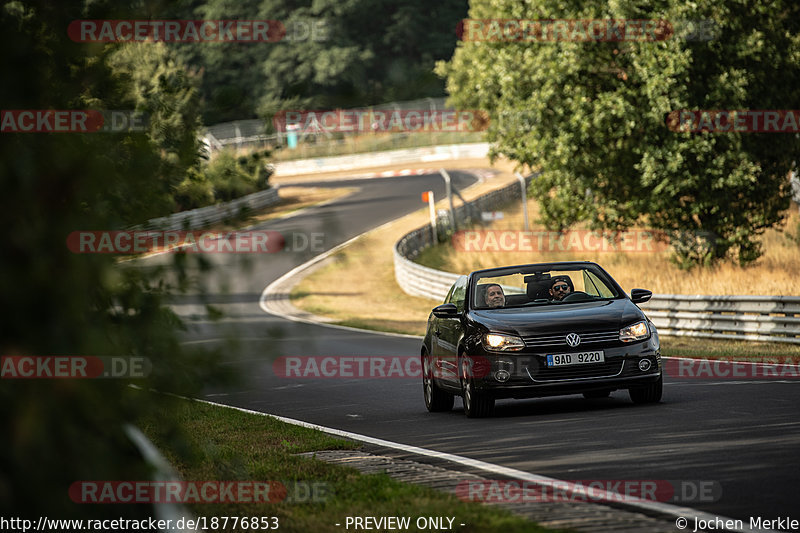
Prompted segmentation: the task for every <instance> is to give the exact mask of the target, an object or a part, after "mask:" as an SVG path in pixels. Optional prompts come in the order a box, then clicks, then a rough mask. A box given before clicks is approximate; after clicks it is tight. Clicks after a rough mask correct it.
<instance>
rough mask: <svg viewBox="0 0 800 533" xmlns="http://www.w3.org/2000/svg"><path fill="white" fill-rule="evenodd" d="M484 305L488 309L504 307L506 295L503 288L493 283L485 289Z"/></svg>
mask: <svg viewBox="0 0 800 533" xmlns="http://www.w3.org/2000/svg"><path fill="white" fill-rule="evenodd" d="M486 305H488V306H489V307H503V306H504V305H506V295H505V293H504V292H503V287H501V286H500V285H497V284H496V283H493V284H491V285H488V286H487V287H486Z"/></svg>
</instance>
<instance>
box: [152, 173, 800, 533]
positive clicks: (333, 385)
mask: <svg viewBox="0 0 800 533" xmlns="http://www.w3.org/2000/svg"><path fill="white" fill-rule="evenodd" d="M452 176H453V180H454V186H455V187H456V188H457V189H463V188H464V187H466V186H468V185H469V184H471V183H472V182H474V181H475V178H474V177H472V176H470V175H469V174H467V173H464V172H456V171H454V172H452ZM308 185H309V186H311V185H318V186H320V185H321V186H341V185H347V186H352V185H357V186H359V187H361V189H360V191H359V192H357V193H355V194H353V195H351V196H348V197H345V198H342V199H339V200H337V201H335V202H332V203H330V204H327V205H324V206H320V207H316V208H311V209H308V210H305V211H303V212H302V213H300V214H298V215H296V216H294V217H291V218H288V219H284V220H278V221H272V222H268V223H265V224H263V225H260V226H259V229H271V230H277V231H280V232H282V233H284V235H288V234H292V233H302V234H307V235H308V234H311V233H321V234H323V237H322V242H323V243H324V248H325V249H329V248H331V247H333V246H335V245H337V244H339V243H341V242H344V241H346V240H347V239H349V238H351V237H353V236H355V235H358V234H360V233H362V232H363V231H366V230H368V229H370V228H373V227H376V226H378V225H380V224H383V223H385V222H388V221H390V220H393V219H395V218H397V217H399V216H401V215H403V214H405V213H408V212H411V211H414V210H417V209H420V208H421V207H422V204H421V202H420V194H421V193H422V192H423V191H425V190H428V189H432V190H434V192H435V195H436V197H437V198H441V197H442V195H443V193H444V184H443V180H442V179H441V177H440V176H438V175H423V176H409V177H393V178H374V179H369V180H353V181H350V182H337V183H335V184H334V183H325V184H322V183H320V184H311V183H309V184H308ZM300 241H302V238H300ZM296 248H297V249H298V250H297V251H293V252H280V253H275V254H265V255H236V254H218V255H214V256H209V258H210V260H211V261H212V262H213V263H214V264H215V265H216V266H217V267H218V268H216V269H215V270H214V271H213V272H212V273H210V274H208V275H205V277H204V278H203V284H204V285H205V287H206V290H207V291H208V293H209V296H208V297H207V298H205V299H204V300H203V301H202V302H200V301H198V299H197V298H195V297H193V296H186V297H183V298H179V299H176V300H175V302H174V303H175V309H176V310H177V311H178V312H179V314H181V315H182V316H183V317H184V318H186V319H187V320H188V322H189V323H190V325H191V329H190V333H189V338H188V339H187V342H190V343H195V344H197V343H199V344H205V345H208V346H213V345H215V344H217V343H219V342H221V341H222V340H224V339H230V338H234V339H236V342H237V343H238V348H239V350H238V354H236V355H235V356H231V357H230V360H229V361H228V363H227V364H230V365H233V366H235V367H236V368H238V369H239V370H241V372H242V374H243V375H244V376H246V377H245V378H243V379H244V381H243V382H242V383H241V384H239V385H236V386H235V387H231V388H229V389H225V390H212V391H208V393H207V394H206V398H207V399H209V400H212V401H215V402H220V403H225V404H229V405H233V406H238V407H244V408H248V409H253V410H257V411H262V412H266V413H271V414H276V415H281V416H286V417H290V418H295V419H300V420H303V421H307V422H311V423H315V424H320V425H323V426H327V427H333V428H338V429H343V430H347V431H352V432H355V433H360V434H363V435H369V436H372V437H377V438H381V439H386V440H390V441H395V442H399V443H404V444H410V445H415V446H420V447H424V448H428V449H433V450H438V451H443V452H449V453H453V454H457V455H461V456H466V457H469V458H474V459H480V460H483V461H486V462H490V463H494V464H498V465H502V466H506V467H510V468H515V469H519V470H523V471H526V472H531V473H536V474H540V475H545V476H550V477H554V478H558V479H564V480H589V479H599V480H610V479H631V480H673V481H675V480H694V481H709V482H716V483H718V486H719V487H721V489H722V494H721V497H720V498H719V499H718V500H717V501H699V502H691V503H686V504H685V505H687V506H688V507H692V508H694V509H698V510H702V511H705V512H708V513H712V514H717V515H722V516H727V517H730V518H741V519H743V520H744V521H745V524H747V523H748V522H747V521H748V519H749V517H750V516H761V517H765V518H776V517H779V516H781V517H785V516H787V515H788V516H791V517H792V518H800V517H798V516H797V511H798V508H800V505H798V504H799V503H800V498H799V497H798V492H797V482H798V481H799V480H800V417H799V416H798V413H800V386H798V384H799V383H798V381H797V380H796V379H795V380H793V382H788V381H778V380H772V381H759V382H743V381H734V380H716V381H715V380H710V379H677V378H669V377H667V378H665V379H666V383H665V391H664V400H663V402H662V403H661V404H658V405H652V406H635V405H633V404H632V403H631V402H630V400H629V399H628V395H627V391H618V392H615V393H613V395H612V396H611V398H609V399H603V400H591V401H589V400H584V399H583V398H582V397H577V396H570V397H560V398H549V399H536V400H517V401H513V400H510V401H500V402H498V404H497V409H496V413H495V416H494V417H493V418H490V419H467V418H466V417H465V416H464V414H463V412H462V411H461V402H460V400H458V399H457V400H456V406H455V408H454V410H453V411H452V412H450V413H441V414H430V413H428V412H427V411H426V410H425V406H424V403H423V400H422V386H421V380H420V379H408V378H401V379H395V378H383V379H381V378H378V379H347V378H339V379H313V380H309V379H296V378H292V379H287V378H283V377H279V376H277V375H276V374H275V372H274V371H273V361H274V360H275V359H276V358H278V357H280V356H355V355H361V356H367V355H373V356H374V355H384V356H408V357H417V356H418V354H419V348H420V341H419V340H416V339H412V338H404V337H399V336H384V335H379V334H370V333H359V332H354V331H348V330H343V329H335V328H330V327H324V326H316V325H309V324H303V323H297V322H292V321H289V320H283V319H280V318H277V317H274V316H271V315H268V314H266V313H264V312H263V311H262V310H261V309H260V307H259V297H260V296H261V293H262V291H263V289H264V288H265V287H266V286H267V285H269V283H271V282H272V281H274V280H275V279H277V278H278V277H280V276H281V275H282V274H284V273H285V272H287V271H289V270H290V269H291V268H293V267H295V266H297V265H299V264H302V263H304V262H305V261H307V260H308V259H310V258H311V257H313V256H315V255H317V254H318V253H319V252H320V251H321V250H308V249H306V250H302V248H303V246H302V242H300V243H299V246H297V247H296ZM163 260H164V258H163V256H160V257H154V258H152V259H148V260H147V261H146V262H145V263H146V264H154V263H158V262H161V261H163ZM610 272H611V274H612V275H613V274H614V272H613V269H612V270H610ZM641 285H642V286H644V287H646V286H647V283H646V280H643V282H642V284H641ZM329 290H330V292H331V293H333V294H344V293H347V292H352V291H358V290H359V288H358V287H347V286H341V285H337V286H331V287H330V288H329ZM205 303H209V304H212V305H214V306H215V307H217V308H219V309H220V310H222V311H223V312H224V313H225V318H224V319H223V320H221V321H219V322H205V321H203V320H200V319H196V317H198V316H201V315H202V305H204V304H205ZM364 305H365V306H367V305H371V302H370V300H369V298H368V297H366V296H365V299H364ZM433 305H434V304H433V302H432V306H433ZM793 515H794V516H793Z"/></svg>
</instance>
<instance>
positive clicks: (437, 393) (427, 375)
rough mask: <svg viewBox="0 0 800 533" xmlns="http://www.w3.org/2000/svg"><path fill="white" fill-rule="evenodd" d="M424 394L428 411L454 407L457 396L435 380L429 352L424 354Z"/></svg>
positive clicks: (447, 409) (440, 410)
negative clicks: (440, 386) (441, 387)
mask: <svg viewBox="0 0 800 533" xmlns="http://www.w3.org/2000/svg"><path fill="white" fill-rule="evenodd" d="M422 394H423V397H424V398H425V407H426V408H427V409H428V412H431V413H441V412H444V411H449V410H451V409H452V408H453V403H454V402H455V399H456V398H455V396H454V395H453V394H450V393H449V392H445V391H443V390H442V389H440V388H439V386H438V385H437V384H436V382H435V381H434V380H433V371H432V370H431V361H430V357H429V356H428V354H422Z"/></svg>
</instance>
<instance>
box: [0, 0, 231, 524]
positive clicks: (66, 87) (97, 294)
mask: <svg viewBox="0 0 800 533" xmlns="http://www.w3.org/2000/svg"><path fill="white" fill-rule="evenodd" d="M121 4H122V3H120V2H115V3H113V5H111V7H109V5H108V4H104V3H103V2H93V3H92V9H90V10H88V11H87V10H85V9H84V2H83V1H82V0H65V1H63V2H57V3H55V2H47V1H36V0H30V1H25V2H21V1H20V2H7V3H5V4H4V5H3V6H2V7H0V43H2V45H3V48H4V50H5V53H4V54H3V72H5V73H8V74H9V77H8V79H6V80H5V81H6V83H3V84H2V86H0V100H1V101H2V102H3V108H4V109H57V110H60V109H87V108H90V109H108V110H112V109H117V110H119V109H131V108H132V106H135V105H137V104H138V100H137V99H136V98H132V97H131V95H136V94H137V88H138V89H141V88H142V87H144V86H146V85H147V84H144V85H137V84H136V83H135V82H134V81H133V78H135V76H134V77H133V78H132V77H127V76H123V75H120V70H118V69H115V68H112V67H111V64H112V63H113V60H112V56H113V55H114V53H115V51H116V50H117V47H116V46H107V45H86V44H80V43H75V42H72V41H71V40H69V39H68V37H67V32H66V28H67V26H68V24H69V22H70V21H71V20H74V19H75V18H79V17H86V18H92V17H94V18H112V19H113V18H114V17H115V16H116V15H118V13H117V12H116V11H115V10H116V9H119V6H120V5H121ZM128 9H129V10H130V9H131V6H128ZM128 16H129V15H128ZM159 68H160V67H159ZM171 70H172V72H173V73H174V72H175V71H176V69H174V68H173V69H171ZM156 71H158V69H156ZM11 74H13V76H11ZM154 74H155V72H149V73H144V74H143V75H144V76H145V77H146V78H147V79H159V80H160V79H161V77H160V75H157V76H155V77H154V78H153V77H152V75H154ZM166 78H169V76H166ZM155 85H159V86H160V84H154V85H153V86H154V87H155ZM166 85H167V86H170V87H171V85H170V84H169V83H167V84H166ZM170 94H171V95H172V96H167V95H170ZM181 94H184V93H182V92H181V90H178V91H177V92H170V91H165V92H164V93H162V95H161V96H157V97H156V96H153V98H154V100H151V99H150V98H144V101H147V102H150V101H157V102H158V103H159V106H160V107H159V109H158V110H155V112H154V115H156V116H157V117H160V118H158V122H160V123H161V124H163V125H164V128H163V130H160V131H162V132H163V133H164V137H163V138H160V139H159V138H157V137H156V136H154V135H152V136H151V135H150V134H148V133H147V132H144V133H142V132H127V131H126V132H122V133H105V132H97V133H8V132H4V133H1V134H0V135H2V142H0V186H2V191H3V194H2V195H0V224H1V225H2V228H3V231H4V236H5V243H4V251H3V261H2V262H0V292H2V294H3V302H4V307H5V308H6V312H5V313H4V321H3V328H2V332H0V354H1V355H3V356H9V355H19V356H53V355H61V356H73V355H90V356H104V357H109V356H121V357H145V358H148V359H149V360H150V362H151V363H152V373H151V374H150V375H149V376H148V377H147V378H145V379H141V380H136V384H138V385H139V386H140V387H142V388H144V389H145V390H149V389H150V388H155V389H158V390H162V391H171V392H175V393H179V394H195V393H196V392H197V391H198V390H199V388H200V387H202V386H204V385H206V384H208V383H211V382H213V381H214V380H215V378H216V377H218V376H220V375H221V374H218V372H219V369H218V367H217V366H216V365H215V364H213V363H214V360H215V357H214V356H213V355H211V354H206V353H202V352H191V353H190V352H188V351H187V350H186V349H184V348H182V346H181V344H180V343H179V339H178V333H179V331H180V328H181V322H180V321H179V320H178V318H177V317H176V315H175V314H174V313H173V312H172V311H170V310H169V309H168V308H167V307H165V306H164V305H163V304H164V300H165V298H166V297H167V295H168V294H169V293H170V292H173V291H174V290H176V289H177V288H179V287H178V286H177V283H173V284H172V285H169V284H167V283H166V282H164V281H160V280H161V279H162V276H160V275H159V274H158V272H145V271H143V270H139V269H134V268H123V267H121V266H120V265H119V264H117V263H116V261H115V258H114V257H112V256H110V255H79V254H74V253H72V252H70V251H69V249H68V248H67V245H66V238H67V235H68V234H69V233H70V232H72V231H80V230H114V229H120V228H124V227H126V226H129V225H131V224H134V223H139V222H141V221H143V220H146V219H147V218H149V217H151V216H154V215H156V214H161V213H163V209H164V206H165V205H169V203H170V201H171V199H170V198H169V195H168V194H167V192H168V189H169V185H171V183H172V182H173V177H174V176H173V175H172V174H171V170H169V168H170V167H169V165H191V164H192V159H191V155H190V154H191V151H192V149H193V148H191V147H189V145H191V144H192V143H191V142H189V141H186V139H190V138H192V137H193V135H194V131H192V130H191V129H192V127H193V126H192V125H193V122H192V121H191V120H187V121H186V123H185V127H184V126H180V125H177V124H174V123H173V122H172V118H173V117H174V115H172V114H170V112H169V111H163V110H164V109H166V110H169V109H170V108H171V106H176V108H180V107H181V106H182V105H184V104H185V101H184V99H183V98H182V97H181ZM187 116H189V117H190V115H187ZM181 120H183V119H181ZM190 132H191V133H190ZM173 155H174V159H175V161H172V159H173ZM165 161H166V162H167V163H168V164H169V165H167V166H165ZM183 259H185V258H181V257H180V256H176V257H175V264H174V265H173V268H174V271H175V272H177V273H178V276H177V277H178V279H182V280H186V281H189V280H190V278H188V277H187V276H186V267H187V265H186V262H185V261H184V260H183ZM169 401H170V400H169V398H165V397H159V396H158V395H154V394H144V393H142V392H140V391H136V390H134V389H132V388H131V387H130V386H129V382H128V380H124V379H96V380H80V379H60V380H54V379H42V380H35V379H34V380H13V379H3V380H2V386H0V426H1V427H2V428H3V429H2V431H0V448H2V449H3V454H2V458H0V493H2V497H0V514H2V515H3V516H6V517H9V516H25V517H31V516H36V515H48V516H51V517H52V516H54V515H57V516H58V517H59V518H69V517H74V516H80V515H82V514H83V515H84V516H86V515H89V516H91V517H93V518H103V517H120V516H130V515H137V514H139V515H141V514H144V515H145V516H147V515H151V514H152V512H151V510H147V509H145V510H142V509H141V508H139V506H135V505H132V506H127V507H125V506H122V507H123V508H120V507H115V506H82V505H75V504H74V503H73V502H72V501H71V500H70V499H69V496H68V488H69V486H70V485H71V484H72V483H74V482H76V481H80V480H102V479H105V480H116V479H123V480H124V479H148V478H149V475H150V472H148V471H147V469H146V468H144V466H143V462H142V460H141V457H140V456H137V454H136V453H135V450H134V448H133V447H132V445H131V441H130V440H129V439H128V437H126V436H125V434H124V432H123V425H124V424H126V423H130V422H134V421H136V420H137V418H138V416H139V414H140V413H142V412H147V411H148V410H149V409H150V408H151V406H152V404H153V403H154V402H158V403H160V404H164V403H168V402H169ZM48 513H49V514H48Z"/></svg>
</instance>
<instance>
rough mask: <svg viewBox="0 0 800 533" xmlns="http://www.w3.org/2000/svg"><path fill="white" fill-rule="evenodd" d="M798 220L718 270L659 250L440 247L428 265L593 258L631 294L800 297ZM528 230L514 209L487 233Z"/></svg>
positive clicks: (465, 267) (792, 218)
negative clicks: (689, 264)
mask: <svg viewBox="0 0 800 533" xmlns="http://www.w3.org/2000/svg"><path fill="white" fill-rule="evenodd" d="M528 210H529V213H530V215H531V220H535V219H536V214H537V213H538V206H537V203H536V202H535V201H533V200H529V201H528ZM798 221H800V217H799V216H798V212H797V207H796V206H793V207H792V209H791V210H790V213H789V216H788V217H787V220H786V222H785V224H784V225H783V226H781V227H780V228H778V229H771V230H768V231H767V232H766V233H765V234H764V235H763V237H762V243H763V249H764V255H763V256H762V257H761V258H760V259H759V260H758V261H756V262H755V263H754V264H752V265H749V266H746V267H741V266H738V265H737V264H732V263H731V262H724V263H721V264H719V265H717V266H715V267H713V268H694V269H691V270H689V271H686V270H681V269H680V268H678V267H677V266H676V265H675V264H674V263H672V262H670V260H669V256H670V252H669V250H668V249H665V250H663V251H657V252H602V251H598V252H591V251H588V252H586V251H584V252H580V251H578V252H574V253H573V252H558V251H554V252H550V251H547V250H545V251H536V252H518V251H509V252H504V251H482V252H479V253H476V252H468V251H457V250H454V249H453V248H452V247H449V246H447V247H445V246H440V247H437V248H436V249H435V250H431V251H430V252H429V253H427V254H426V255H425V258H424V261H425V262H430V263H431V265H432V266H434V265H435V266H436V267H438V268H441V269H443V270H448V271H451V272H471V271H473V270H478V269H480V268H489V267H492V266H502V265H515V264H524V263H538V262H548V261H580V260H588V261H595V262H597V263H599V264H600V265H602V266H603V267H604V268H605V269H606V270H607V271H608V272H609V273H610V274H611V275H612V276H613V277H614V278H615V279H616V280H617V281H618V282H619V283H620V285H622V287H623V288H624V289H625V290H626V291H630V289H632V288H635V287H639V288H647V289H650V290H652V291H653V292H655V293H659V294H709V295H719V294H741V295H745V294H750V295H784V296H785V295H800V243H798V242H797V241H796V240H792V239H790V238H789V237H788V236H787V234H791V235H794V234H796V233H797V231H798V229H797V227H798ZM523 227H524V225H523V219H522V209H521V207H519V206H516V205H513V206H509V209H507V210H506V212H505V218H504V219H503V220H499V221H496V222H494V223H492V224H491V225H487V226H486V227H485V228H482V229H492V230H521V229H522V228H523ZM532 231H543V230H542V229H541V228H539V229H532ZM493 249H496V247H493Z"/></svg>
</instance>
